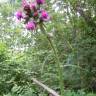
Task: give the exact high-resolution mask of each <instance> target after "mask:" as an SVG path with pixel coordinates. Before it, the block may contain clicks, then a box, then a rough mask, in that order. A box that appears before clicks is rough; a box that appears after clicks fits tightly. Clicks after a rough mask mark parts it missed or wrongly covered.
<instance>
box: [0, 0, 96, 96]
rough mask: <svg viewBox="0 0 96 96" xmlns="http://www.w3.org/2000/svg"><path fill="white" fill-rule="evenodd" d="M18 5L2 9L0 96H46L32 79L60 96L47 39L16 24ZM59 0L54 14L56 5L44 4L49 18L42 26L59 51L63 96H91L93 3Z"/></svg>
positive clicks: (95, 44)
mask: <svg viewBox="0 0 96 96" xmlns="http://www.w3.org/2000/svg"><path fill="white" fill-rule="evenodd" d="M18 1H19V3H18V2H14V4H13V5H12V4H9V3H7V4H3V5H0V13H1V15H0V24H1V25H0V96H48V93H47V92H46V91H45V90H43V89H42V88H39V87H38V86H37V85H36V84H34V83H33V82H32V81H31V78H32V77H36V78H38V79H39V80H40V81H42V82H43V83H44V84H46V85H48V86H49V87H50V88H53V89H54V90H56V91H57V92H58V93H59V91H60V87H59V86H58V85H59V84H58V78H59V76H58V74H57V66H56V65H55V57H54V54H53V51H52V49H51V47H50V44H49V43H48V41H47V39H46V37H45V36H44V35H43V34H42V32H41V31H39V30H37V32H28V31H25V29H23V28H22V25H20V24H17V25H14V21H13V19H12V18H13V14H14V12H15V11H16V10H17V9H18V8H19V7H20V2H21V1H20V0H18ZM47 1H48V0H47ZM59 1H60V3H58V2H57V3H58V4H57V6H60V9H58V11H56V12H55V11H54V10H55V9H54V8H53V7H54V6H53V5H54V4H56V2H52V3H50V2H49V1H48V5H46V8H47V9H49V13H50V15H51V17H52V19H51V22H49V23H45V25H46V31H47V35H48V37H49V38H50V39H51V40H52V42H53V43H54V45H55V47H56V48H57V49H58V56H59V58H60V62H61V67H62V68H63V80H64V87H65V90H66V91H65V96H95V95H96V94H95V93H92V92H96V64H95V63H96V12H95V11H96V0H59ZM83 1H84V2H83ZM52 6H53V7H52ZM68 8H69V9H68ZM77 8H79V9H77ZM68 10H69V11H68ZM63 11H64V12H63ZM9 17H10V18H9ZM8 18H9V19H8ZM70 90H71V91H70ZM78 90H84V91H78Z"/></svg>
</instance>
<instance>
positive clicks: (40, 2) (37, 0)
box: [36, 0, 45, 5]
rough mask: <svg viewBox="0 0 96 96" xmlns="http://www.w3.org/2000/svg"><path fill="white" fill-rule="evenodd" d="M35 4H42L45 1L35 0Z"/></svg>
mask: <svg viewBox="0 0 96 96" xmlns="http://www.w3.org/2000/svg"><path fill="white" fill-rule="evenodd" d="M36 2H37V4H39V5H40V4H44V3H45V0H36Z"/></svg>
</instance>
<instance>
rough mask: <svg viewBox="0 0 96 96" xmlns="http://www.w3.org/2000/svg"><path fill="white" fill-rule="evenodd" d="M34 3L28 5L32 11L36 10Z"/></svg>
mask: <svg viewBox="0 0 96 96" xmlns="http://www.w3.org/2000/svg"><path fill="white" fill-rule="evenodd" d="M36 7H37V6H36V3H35V2H32V3H30V9H33V10H34V11H35V10H36Z"/></svg>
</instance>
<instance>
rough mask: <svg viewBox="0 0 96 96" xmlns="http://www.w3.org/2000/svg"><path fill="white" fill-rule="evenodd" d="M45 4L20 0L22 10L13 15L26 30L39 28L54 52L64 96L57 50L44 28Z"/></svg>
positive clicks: (41, 0) (62, 90) (46, 13)
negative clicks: (43, 6) (21, 22)
mask: <svg viewBox="0 0 96 96" xmlns="http://www.w3.org/2000/svg"><path fill="white" fill-rule="evenodd" d="M45 3H46V2H45V0H34V1H33V2H27V1H26V0H22V8H21V10H19V11H17V12H16V13H15V16H16V17H17V19H18V20H21V19H23V21H24V25H25V28H26V29H27V30H29V31H34V30H36V29H37V28H38V27H39V28H40V30H41V32H42V33H43V34H44V36H46V38H47V40H48V41H49V44H50V46H51V48H52V49H53V52H54V56H55V62H56V64H57V68H58V75H59V83H60V91H61V96H64V84H63V72H62V68H61V65H60V60H59V57H58V54H57V49H56V47H55V46H54V43H53V42H52V40H51V39H50V38H49V37H48V35H47V33H46V30H45V27H44V26H45V25H44V22H48V21H49V20H50V16H49V14H48V12H47V11H46V10H45V9H43V8H42V5H43V4H45Z"/></svg>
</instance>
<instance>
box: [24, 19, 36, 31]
mask: <svg viewBox="0 0 96 96" xmlns="http://www.w3.org/2000/svg"><path fill="white" fill-rule="evenodd" d="M35 28H36V23H35V22H34V21H29V22H28V23H27V24H26V29H27V30H34V29H35Z"/></svg>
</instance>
